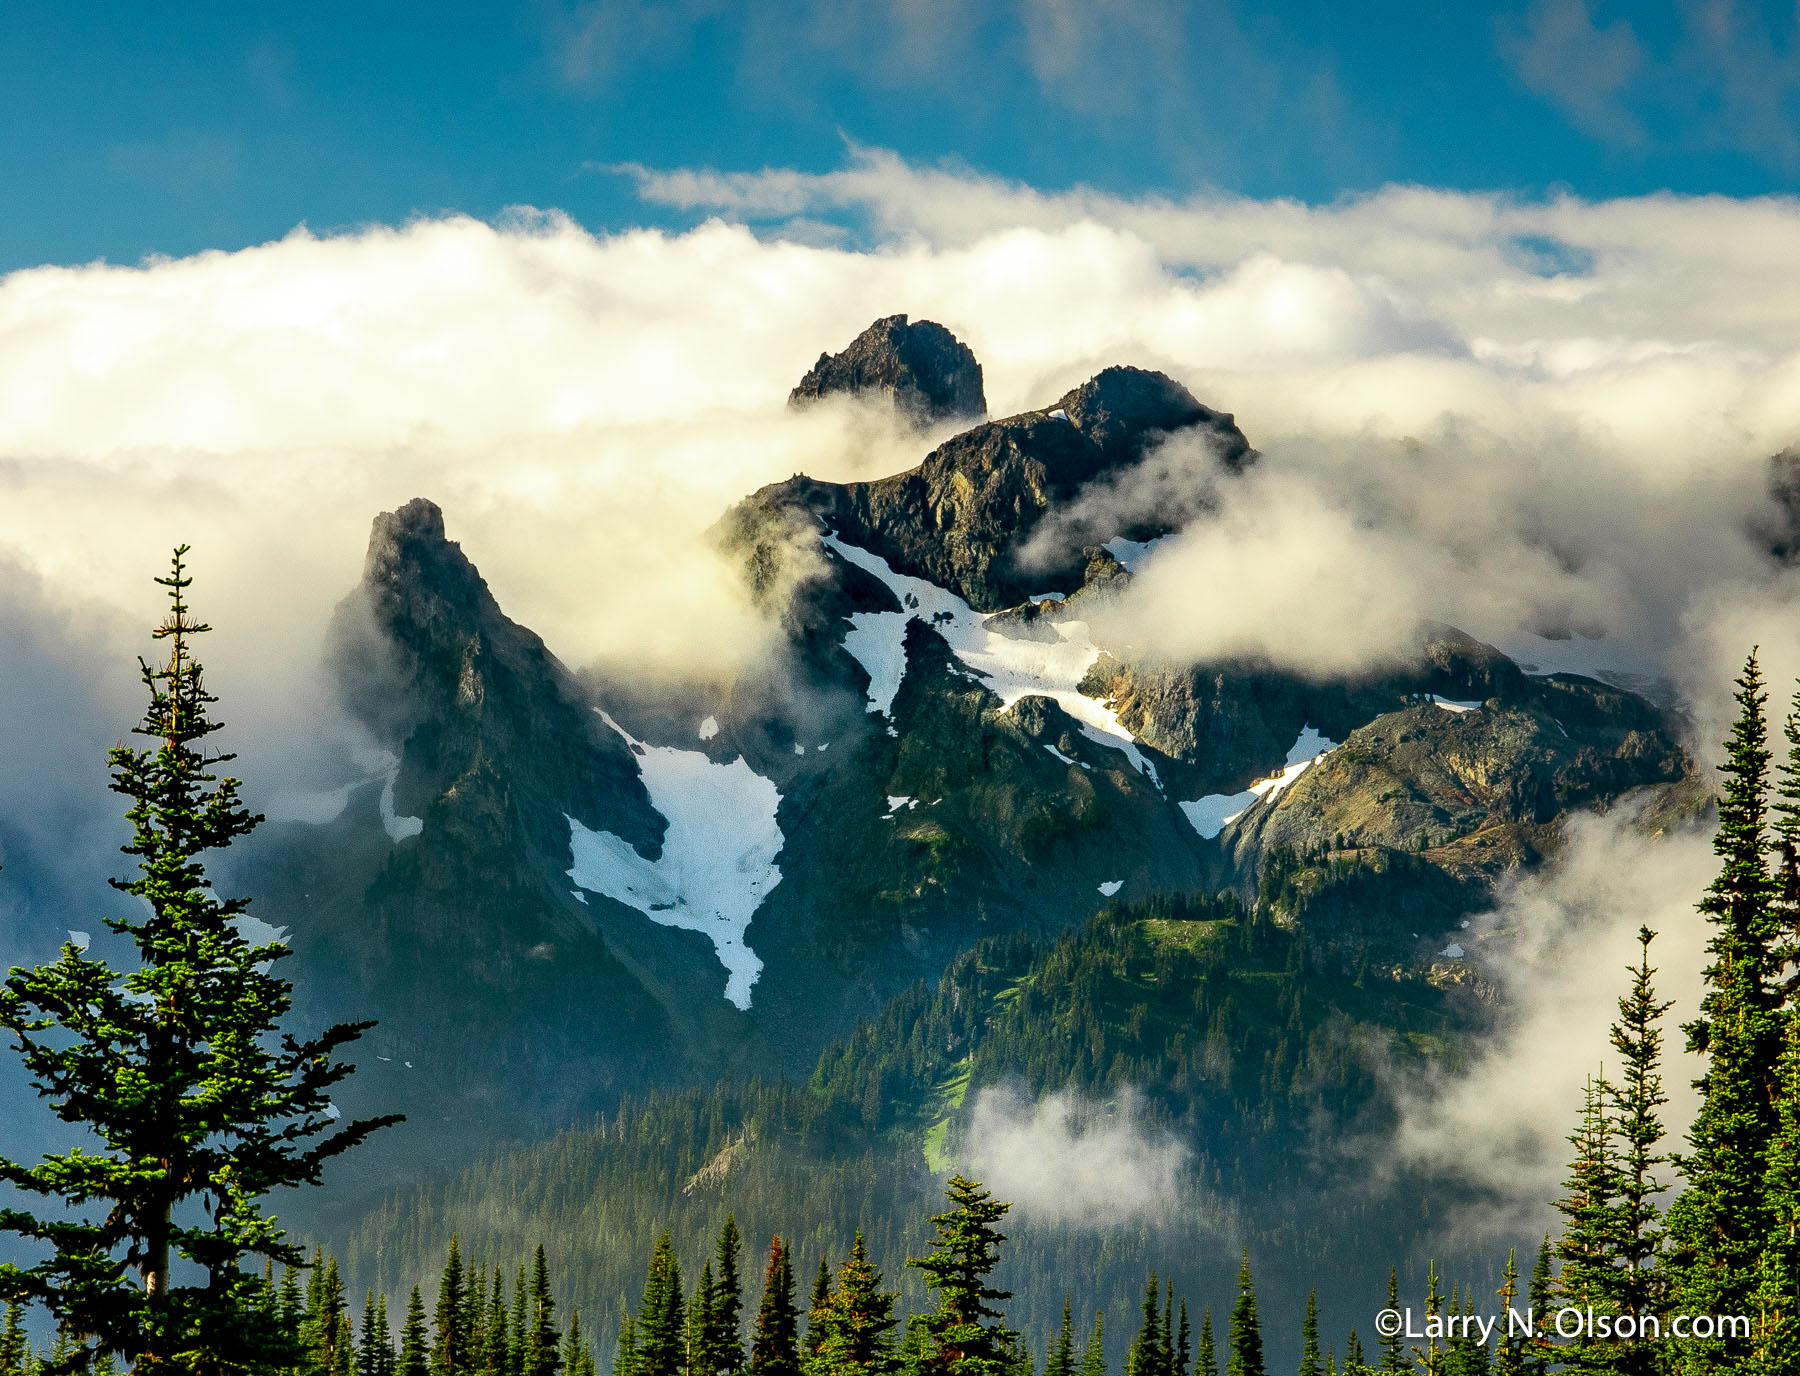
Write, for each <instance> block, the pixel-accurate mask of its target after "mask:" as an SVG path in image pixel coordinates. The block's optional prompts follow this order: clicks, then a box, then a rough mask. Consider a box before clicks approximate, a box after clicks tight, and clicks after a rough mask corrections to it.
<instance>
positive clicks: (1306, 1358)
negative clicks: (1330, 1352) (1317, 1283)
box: [1300, 1290, 1324, 1376]
mask: <svg viewBox="0 0 1800 1376" xmlns="http://www.w3.org/2000/svg"><path fill="white" fill-rule="evenodd" d="M1323 1373H1324V1368H1323V1367H1322V1366H1321V1365H1320V1362H1319V1292H1318V1291H1317V1290H1312V1291H1308V1292H1307V1296H1306V1319H1305V1321H1304V1322H1303V1323H1302V1324H1301V1325H1300V1376H1323Z"/></svg>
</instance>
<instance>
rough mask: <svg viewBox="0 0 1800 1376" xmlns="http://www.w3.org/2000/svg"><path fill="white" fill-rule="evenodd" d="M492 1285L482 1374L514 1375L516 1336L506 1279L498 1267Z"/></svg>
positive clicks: (483, 1338)
mask: <svg viewBox="0 0 1800 1376" xmlns="http://www.w3.org/2000/svg"><path fill="white" fill-rule="evenodd" d="M489 1284H490V1287H491V1288H490V1289H489V1291H488V1301H487V1320H486V1322H485V1323H483V1324H482V1327H481V1376H511V1372H512V1348H513V1340H514V1338H515V1337H516V1335H515V1334H514V1333H513V1332H512V1330H511V1327H510V1325H509V1324H508V1323H507V1322H506V1282H505V1280H504V1279H503V1278H502V1276H501V1273H500V1268H499V1267H498V1266H496V1267H494V1278H493V1280H492V1281H491V1282H489Z"/></svg>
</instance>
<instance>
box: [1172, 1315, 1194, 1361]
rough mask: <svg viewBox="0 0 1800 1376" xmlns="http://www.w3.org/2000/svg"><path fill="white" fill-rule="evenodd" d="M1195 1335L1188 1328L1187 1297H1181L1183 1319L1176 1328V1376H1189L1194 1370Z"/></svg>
mask: <svg viewBox="0 0 1800 1376" xmlns="http://www.w3.org/2000/svg"><path fill="white" fill-rule="evenodd" d="M1193 1359H1194V1335H1193V1331H1192V1330H1191V1329H1190V1328H1189V1327H1188V1312H1187V1296H1185V1295H1183V1296H1182V1297H1181V1318H1180V1321H1179V1322H1178V1323H1177V1325H1176V1328H1175V1365H1174V1366H1173V1367H1172V1368H1171V1370H1173V1371H1174V1373H1175V1376H1188V1373H1189V1372H1190V1371H1191V1370H1192V1368H1193Z"/></svg>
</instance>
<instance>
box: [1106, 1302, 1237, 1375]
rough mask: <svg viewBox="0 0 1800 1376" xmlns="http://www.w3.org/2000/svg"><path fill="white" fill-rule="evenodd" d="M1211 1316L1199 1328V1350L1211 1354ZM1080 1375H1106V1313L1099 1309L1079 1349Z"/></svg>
mask: <svg viewBox="0 0 1800 1376" xmlns="http://www.w3.org/2000/svg"><path fill="white" fill-rule="evenodd" d="M1211 1324H1212V1316H1211V1314H1210V1313H1209V1314H1208V1315H1207V1326H1206V1327H1205V1328H1203V1329H1201V1333H1200V1344H1201V1346H1200V1350H1201V1352H1203V1353H1205V1354H1207V1355H1208V1356H1210V1355H1211V1351H1212V1349H1211V1347H1210V1346H1209V1344H1210V1342H1211V1339H1212V1327H1211ZM1081 1376H1106V1315H1105V1314H1104V1313H1103V1312H1102V1311H1099V1310H1096V1311H1095V1312H1094V1327H1093V1328H1092V1330H1091V1331H1090V1332H1089V1333H1088V1340H1087V1343H1086V1344H1085V1345H1084V1346H1083V1347H1082V1349H1081ZM1203 1376H1218V1372H1216V1371H1213V1372H1204V1369H1203Z"/></svg>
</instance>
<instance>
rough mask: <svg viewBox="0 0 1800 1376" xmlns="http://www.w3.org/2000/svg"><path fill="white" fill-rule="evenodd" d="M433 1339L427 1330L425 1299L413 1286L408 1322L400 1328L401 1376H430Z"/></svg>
mask: <svg viewBox="0 0 1800 1376" xmlns="http://www.w3.org/2000/svg"><path fill="white" fill-rule="evenodd" d="M430 1372H431V1341H430V1338H429V1336H428V1335H427V1333H426V1330H425V1301H424V1300H422V1299H420V1298H419V1287H418V1286H416V1285H415V1286H413V1288H412V1298H410V1299H409V1300H408V1301H407V1302H406V1322H405V1324H404V1325H403V1326H402V1327H401V1329H400V1376H430Z"/></svg>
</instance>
